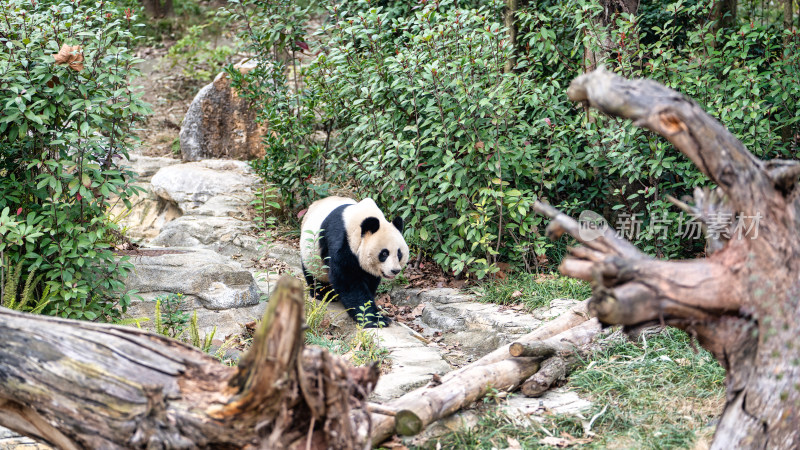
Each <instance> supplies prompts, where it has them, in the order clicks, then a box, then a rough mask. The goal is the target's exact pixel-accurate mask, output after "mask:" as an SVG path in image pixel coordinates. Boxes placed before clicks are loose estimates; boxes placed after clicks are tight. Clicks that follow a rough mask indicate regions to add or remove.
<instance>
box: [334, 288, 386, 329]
mask: <svg viewBox="0 0 800 450" xmlns="http://www.w3.org/2000/svg"><path fill="white" fill-rule="evenodd" d="M331 281H332V284H333V289H334V290H335V291H336V293H337V294H338V295H339V301H340V302H342V305H344V307H345V308H347V313H348V314H349V315H350V317H352V318H353V320H355V321H356V322H357V323H359V324H363V325H364V328H376V327H383V326H386V325H389V324H390V323H391V322H392V320H391V319H389V318H388V317H385V316H383V315H382V314H381V313H380V311H379V310H378V307H377V305H375V293H374V291H373V290H371V289H370V287H371V286H369V285H368V284H367V283H366V282H364V281H355V282H352V283H351V284H349V285H341V286H337V285H338V283H337V282H336V281H334V280H331ZM351 281H353V280H351Z"/></svg>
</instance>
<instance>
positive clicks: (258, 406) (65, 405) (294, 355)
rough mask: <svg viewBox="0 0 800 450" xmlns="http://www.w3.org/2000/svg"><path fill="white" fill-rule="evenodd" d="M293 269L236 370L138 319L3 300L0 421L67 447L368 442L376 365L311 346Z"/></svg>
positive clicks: (290, 445)
mask: <svg viewBox="0 0 800 450" xmlns="http://www.w3.org/2000/svg"><path fill="white" fill-rule="evenodd" d="M303 295H304V294H303V287H302V283H301V282H300V281H299V280H296V279H291V278H285V279H282V280H281V281H280V282H279V284H278V287H277V290H276V293H275V294H274V295H273V297H272V298H271V300H270V304H269V306H268V309H267V312H266V313H265V316H264V319H263V321H262V324H261V326H260V328H259V330H258V331H257V332H256V336H255V337H254V340H253V347H252V348H251V350H250V351H249V352H248V353H247V355H245V357H244V358H243V359H242V361H241V364H240V365H239V367H238V368H235V367H228V366H225V365H223V364H221V363H219V362H218V361H217V360H215V359H213V358H211V357H210V356H208V355H206V354H204V353H202V352H200V351H199V350H197V349H195V348H193V347H190V346H187V345H184V344H182V343H180V342H178V341H175V340H172V339H168V338H165V337H162V336H158V335H155V334H152V333H148V332H145V331H142V330H138V329H134V328H126V327H120V326H110V325H102V324H94V323H87V322H77V321H71V320H63V319H57V318H52V317H43V316H34V315H28V314H22V313H18V312H14V311H11V310H7V309H3V308H0V341H2V342H3V345H2V346H0V425H2V426H5V427H8V428H10V429H12V430H15V431H17V432H20V433H23V434H26V435H28V436H31V437H33V438H36V439H39V440H41V441H43V442H46V443H48V444H50V445H52V446H55V447H58V448H61V449H82V448H102V449H115V448H174V449H180V448H186V449H188V448H215V449H226V448H316V449H322V448H354V449H355V448H365V447H366V446H368V445H369V431H370V417H369V414H368V412H367V407H366V404H365V399H366V396H367V395H368V394H369V392H370V391H371V389H372V386H374V384H375V382H376V380H377V376H378V374H377V371H376V369H374V368H358V369H356V368H352V367H350V366H348V365H347V363H345V362H344V361H343V360H341V359H339V358H338V357H335V356H332V355H330V354H328V353H327V352H324V351H322V350H319V349H313V348H308V349H305V350H304V349H303V326H304V323H305V320H304V316H303Z"/></svg>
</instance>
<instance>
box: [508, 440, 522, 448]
mask: <svg viewBox="0 0 800 450" xmlns="http://www.w3.org/2000/svg"><path fill="white" fill-rule="evenodd" d="M506 441H508V450H522V445H521V444H520V443H519V441H518V440H516V439H514V438H510V437H507V438H506Z"/></svg>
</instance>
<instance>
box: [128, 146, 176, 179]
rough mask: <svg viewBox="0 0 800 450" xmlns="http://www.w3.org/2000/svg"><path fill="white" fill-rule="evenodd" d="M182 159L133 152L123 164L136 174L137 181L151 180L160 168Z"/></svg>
mask: <svg viewBox="0 0 800 450" xmlns="http://www.w3.org/2000/svg"><path fill="white" fill-rule="evenodd" d="M180 162H181V160H179V159H174V158H163V157H157V156H143V155H138V154H136V153H131V154H130V155H129V158H128V159H127V160H124V161H123V162H122V165H123V166H124V167H126V168H127V169H128V170H131V171H132V172H133V173H134V174H136V181H138V182H144V181H150V179H151V178H153V175H155V174H156V172H158V171H159V169H161V168H163V167H167V166H171V165H174V164H179V163H180Z"/></svg>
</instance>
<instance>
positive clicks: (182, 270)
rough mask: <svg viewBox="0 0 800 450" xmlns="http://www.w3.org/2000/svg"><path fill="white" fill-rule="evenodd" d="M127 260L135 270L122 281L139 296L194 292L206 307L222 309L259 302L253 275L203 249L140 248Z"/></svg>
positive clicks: (259, 294)
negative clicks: (138, 251) (138, 252)
mask: <svg viewBox="0 0 800 450" xmlns="http://www.w3.org/2000/svg"><path fill="white" fill-rule="evenodd" d="M130 261H131V262H132V263H133V265H134V270H133V271H132V272H131V273H130V275H129V276H128V278H127V279H126V280H125V286H126V287H127V288H128V289H134V290H136V291H138V293H139V294H140V295H142V294H148V293H165V292H172V293H180V294H185V295H193V296H195V297H197V298H198V300H199V302H200V304H201V305H202V306H203V307H204V308H206V309H213V310H221V309H227V308H239V307H243V306H253V305H256V304H258V302H259V299H260V298H261V290H260V289H259V288H258V286H257V285H256V282H255V280H254V279H253V275H251V274H250V272H248V271H247V270H244V269H243V268H242V266H241V265H240V264H238V263H236V262H233V261H230V260H228V259H227V258H224V257H222V256H221V255H219V254H217V253H215V252H212V251H209V250H203V249H196V248H194V249H193V248H177V249H153V248H149V249H143V250H142V254H141V255H135V256H133V257H132V258H131V259H130Z"/></svg>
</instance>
